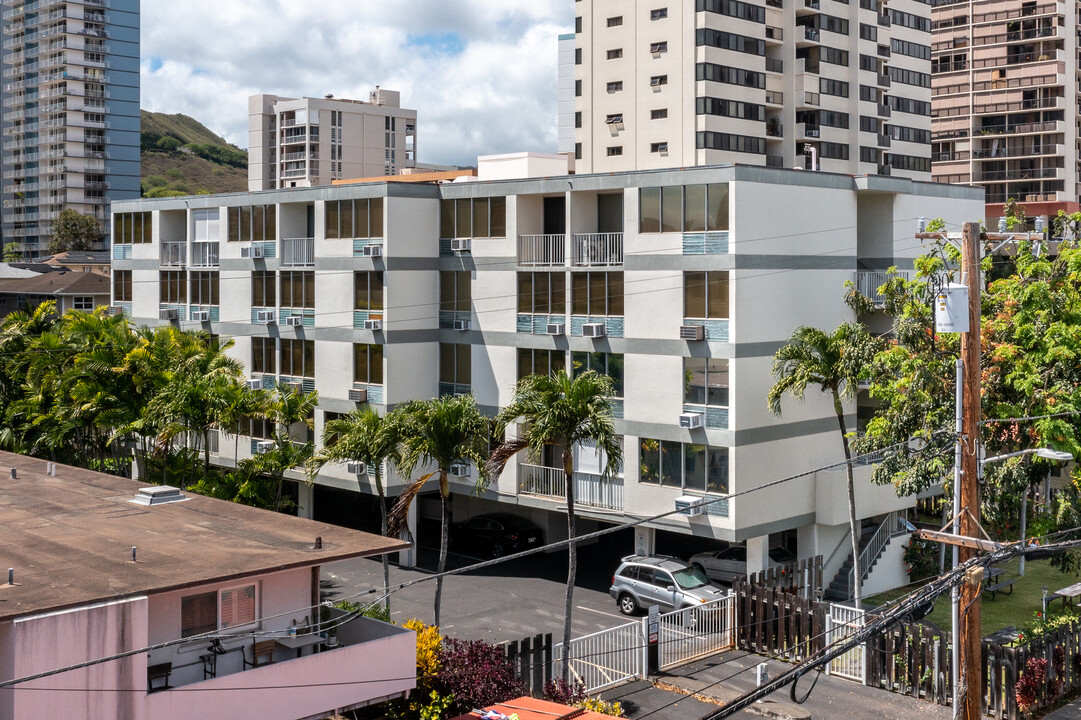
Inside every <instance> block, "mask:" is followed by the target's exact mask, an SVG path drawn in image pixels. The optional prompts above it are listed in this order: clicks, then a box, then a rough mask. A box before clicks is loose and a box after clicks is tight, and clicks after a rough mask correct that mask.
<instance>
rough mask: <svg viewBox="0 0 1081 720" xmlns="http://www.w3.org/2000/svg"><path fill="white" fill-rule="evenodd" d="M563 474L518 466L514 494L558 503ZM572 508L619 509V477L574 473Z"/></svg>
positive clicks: (562, 492) (564, 489)
mask: <svg viewBox="0 0 1081 720" xmlns="http://www.w3.org/2000/svg"><path fill="white" fill-rule="evenodd" d="M566 478H567V475H566V473H564V472H563V470H562V469H560V468H551V467H544V466H542V465H527V464H525V463H522V464H520V465H518V494H519V495H532V496H534V497H540V498H545V499H549V500H554V501H556V502H562V501H563V500H564V499H565V498H566V496H567V484H566ZM574 498H575V504H576V505H583V506H587V507H595V508H602V509H605V510H622V509H623V478H621V477H614V478H604V477H603V476H601V475H593V474H591V473H582V472H576V473H574Z"/></svg>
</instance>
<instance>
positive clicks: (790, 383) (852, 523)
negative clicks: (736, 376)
mask: <svg viewBox="0 0 1081 720" xmlns="http://www.w3.org/2000/svg"><path fill="white" fill-rule="evenodd" d="M873 355H874V341H873V340H872V339H871V337H870V336H869V335H868V334H867V330H866V328H864V327H863V326H862V325H860V324H859V323H844V324H842V325H841V326H840V327H838V328H837V329H836V330H834V331H833V332H832V333H826V332H823V331H822V330H818V329H816V328H811V327H806V326H801V327H799V328H796V331H795V332H794V333H793V334H792V337H791V338H790V339H789V341H788V342H787V343H785V344H784V345H783V346H782V347H781V348H780V349H779V350H778V351H777V353H776V354H775V355H774V356H773V370H772V373H773V378H774V384H773V387H771V388H770V390H769V395H768V397H767V404H768V405H769V409H770V411H771V412H773V413H774V414H775V415H780V414H781V398H782V397H783V396H784V395H791V396H792V397H794V398H795V399H796V400H799V401H801V402H802V400H803V398H804V395H805V393H806V392H807V387H808V386H809V385H814V386H817V387H818V389H819V390H821V391H822V392H823V393H826V394H828V395H829V397H830V400H831V401H832V402H833V412H834V414H835V415H836V416H837V425H838V429H839V430H840V431H841V447H842V448H843V449H844V454H845V471H846V473H847V476H848V529H849V533H850V535H851V536H852V537H851V539H852V573H853V575H854V576H855V583H854V587H853V593H854V600H855V603H856V607H860V601H861V599H862V598H861V594H862V593H861V589H860V587H861V585H862V580H863V575H862V574H861V570H862V568H861V567H860V523H859V520H858V519H857V518H856V490H855V488H856V483H855V480H854V478H853V476H852V451H851V448H850V446H849V435H848V427H847V426H846V424H845V409H844V403H843V400H844V399H845V398H852V397H854V396H855V394H856V390H857V388H858V387H859V375H860V371H861V369H862V368H863V366H864V365H865V364H866V363H867V362H869V361H870V359H871V358H872V357H873Z"/></svg>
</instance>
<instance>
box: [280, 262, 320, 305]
mask: <svg viewBox="0 0 1081 720" xmlns="http://www.w3.org/2000/svg"><path fill="white" fill-rule="evenodd" d="M298 276H299V279H300V294H301V297H300V302H299V303H297V302H296V300H297V298H296V297H295V291H296V288H295V284H296V281H297V277H298ZM287 280H288V281H287ZM286 288H288V290H286ZM287 293H288V299H289V302H286V294H287ZM278 306H279V307H283V308H304V309H307V310H314V309H315V271H314V270H281V271H280V272H279V273H278Z"/></svg>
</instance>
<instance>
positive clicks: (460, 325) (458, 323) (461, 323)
mask: <svg viewBox="0 0 1081 720" xmlns="http://www.w3.org/2000/svg"><path fill="white" fill-rule="evenodd" d="M454 329H455V330H468V329H469V321H468V320H455V321H454Z"/></svg>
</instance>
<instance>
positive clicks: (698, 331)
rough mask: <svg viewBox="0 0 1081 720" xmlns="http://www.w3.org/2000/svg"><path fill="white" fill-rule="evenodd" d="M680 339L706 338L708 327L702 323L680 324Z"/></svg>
mask: <svg viewBox="0 0 1081 720" xmlns="http://www.w3.org/2000/svg"><path fill="white" fill-rule="evenodd" d="M679 339H680V340H705V339H706V328H705V327H704V326H702V325H680V326H679Z"/></svg>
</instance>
